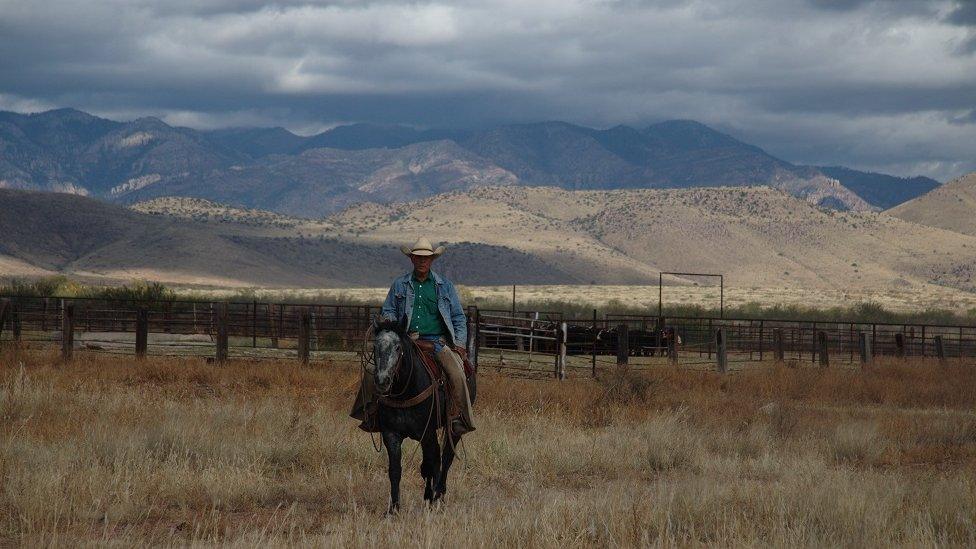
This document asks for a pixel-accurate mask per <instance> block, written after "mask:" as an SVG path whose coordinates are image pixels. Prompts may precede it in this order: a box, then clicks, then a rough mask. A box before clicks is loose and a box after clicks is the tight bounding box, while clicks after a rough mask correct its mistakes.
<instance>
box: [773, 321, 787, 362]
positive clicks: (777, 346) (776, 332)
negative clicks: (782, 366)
mask: <svg viewBox="0 0 976 549" xmlns="http://www.w3.org/2000/svg"><path fill="white" fill-rule="evenodd" d="M773 354H774V355H775V357H776V362H785V361H786V353H785V352H784V349H783V329H782V328H773Z"/></svg>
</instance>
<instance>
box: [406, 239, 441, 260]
mask: <svg viewBox="0 0 976 549" xmlns="http://www.w3.org/2000/svg"><path fill="white" fill-rule="evenodd" d="M400 251H401V252H403V253H404V254H406V255H432V256H434V257H438V256H440V255H441V254H442V253H444V246H438V247H437V248H434V246H433V245H431V243H430V240H427V239H426V238H424V237H420V239H419V240H417V242H416V243H414V245H413V246H401V247H400Z"/></svg>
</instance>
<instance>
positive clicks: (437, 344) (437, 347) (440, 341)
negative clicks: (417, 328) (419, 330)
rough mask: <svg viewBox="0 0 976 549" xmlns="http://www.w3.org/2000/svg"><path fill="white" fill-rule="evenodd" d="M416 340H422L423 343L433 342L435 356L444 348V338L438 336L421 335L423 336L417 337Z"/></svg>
mask: <svg viewBox="0 0 976 549" xmlns="http://www.w3.org/2000/svg"><path fill="white" fill-rule="evenodd" d="M417 339H422V340H424V341H433V342H434V353H435V354H436V353H439V352H441V349H443V348H444V336H439V335H423V336H420V337H418V338H417Z"/></svg>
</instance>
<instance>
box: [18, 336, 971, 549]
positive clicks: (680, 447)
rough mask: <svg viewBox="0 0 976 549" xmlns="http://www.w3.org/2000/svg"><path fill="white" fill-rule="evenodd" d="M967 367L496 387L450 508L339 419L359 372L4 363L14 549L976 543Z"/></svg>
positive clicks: (678, 374)
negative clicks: (394, 470) (426, 497)
mask: <svg viewBox="0 0 976 549" xmlns="http://www.w3.org/2000/svg"><path fill="white" fill-rule="evenodd" d="M973 366H976V364H967V365H965V366H957V367H950V368H941V367H939V366H937V365H935V364H927V363H922V362H915V363H896V362H883V363H879V364H877V365H875V366H873V367H871V368H870V369H868V370H866V371H852V370H828V371H823V370H819V369H814V368H797V369H791V368H785V367H778V368H773V367H771V368H768V369H763V370H761V371H750V372H741V373H736V374H732V375H729V376H727V377H720V376H718V375H717V374H712V373H709V372H688V371H678V370H673V369H670V368H662V369H660V370H656V371H652V372H648V373H644V374H640V375H638V374H634V373H626V372H624V373H616V374H610V373H607V374H605V375H604V377H603V379H602V380H600V381H591V380H573V381H566V382H555V381H532V380H524V379H511V378H506V377H497V376H493V375H491V374H486V375H485V376H484V377H483V378H482V380H481V383H480V384H479V386H480V391H479V393H480V394H479V400H478V402H477V404H476V410H477V413H478V416H479V421H480V426H479V429H478V431H477V432H476V433H474V434H473V435H472V436H470V437H468V438H467V439H466V441H465V444H464V448H463V451H462V455H463V459H462V461H460V462H459V463H457V464H456V466H455V469H454V475H453V477H452V478H451V482H450V489H449V492H448V495H447V499H446V502H445V504H444V505H443V506H440V507H438V508H436V509H433V510H431V509H427V508H426V507H425V506H424V505H423V504H422V500H421V495H422V489H421V483H420V481H419V475H417V469H418V468H419V456H418V455H415V454H413V448H414V446H415V445H414V444H413V443H410V444H409V445H408V446H407V447H406V452H405V456H406V457H405V467H404V471H405V472H404V477H405V478H404V484H403V506H404V507H403V510H402V511H401V512H400V514H399V515H397V516H395V517H384V515H383V512H384V510H385V509H386V505H387V494H388V492H387V490H388V483H387V479H386V460H385V455H384V454H378V453H375V452H374V451H373V448H372V446H371V445H370V441H369V437H368V436H367V435H365V434H364V433H361V432H360V431H358V430H357V429H355V426H354V422H353V421H352V420H350V419H349V418H347V417H346V408H347V405H348V404H349V400H350V394H351V392H352V390H353V387H354V385H355V383H356V381H357V378H356V375H357V373H356V366H355V365H354V364H349V363H332V362H330V363H324V364H323V363H319V364H316V365H314V366H313V367H311V368H306V369H302V368H299V367H298V366H297V365H296V364H295V363H293V362H270V361H265V362H242V361H238V362H231V363H230V364H228V365H225V366H213V365H207V364H206V363H204V362H203V361H201V360H199V359H165V358H158V359H156V358H153V359H149V360H147V361H145V362H142V363H136V362H134V361H133V360H132V359H131V358H130V357H115V356H106V355H93V354H86V353H79V354H78V356H77V357H76V359H75V360H74V362H72V363H71V364H68V365H62V364H60V363H59V362H58V360H57V358H56V356H55V355H54V354H53V353H51V354H47V353H46V352H26V351H24V352H21V353H19V354H15V353H13V352H12V351H6V353H5V354H2V355H0V430H2V433H3V434H2V438H0V470H2V475H3V476H2V482H3V485H2V489H0V537H2V539H3V540H4V541H6V542H8V543H16V544H23V545H28V546H44V545H47V546H71V545H115V546H126V547H128V546H132V545H144V544H153V545H211V544H221V545H224V544H227V545H248V546H251V545H261V546H265V545H270V546H274V545H327V546H349V545H353V546H364V545H369V546H391V545H395V546H441V545H448V546H520V547H521V546H608V545H615V546H637V545H641V546H644V545H683V546H687V545H702V544H704V545H773V546H824V545H829V546H838V545H845V546H890V545H911V546H918V545H956V546H963V545H969V546H971V545H973V544H976V413H974V408H976V368H974V367H973Z"/></svg>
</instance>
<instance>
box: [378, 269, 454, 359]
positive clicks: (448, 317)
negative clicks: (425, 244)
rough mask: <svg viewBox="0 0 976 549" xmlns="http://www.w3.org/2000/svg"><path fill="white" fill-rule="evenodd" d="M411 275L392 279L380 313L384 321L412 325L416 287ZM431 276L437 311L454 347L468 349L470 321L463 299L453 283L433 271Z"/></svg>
mask: <svg viewBox="0 0 976 549" xmlns="http://www.w3.org/2000/svg"><path fill="white" fill-rule="evenodd" d="M412 276H413V273H412V272H409V273H407V274H405V275H403V276H400V277H397V278H395V279H394V280H393V285H392V286H391V287H390V292H389V293H388V294H386V301H384V302H383V309H382V310H381V311H380V314H381V315H382V316H383V317H384V318H388V319H391V320H395V321H405V322H406V324H405V325H406V326H409V325H410V317H411V316H412V315H413V297H414V296H413V286H412V285H411V284H410V278H411V277H412ZM430 277H431V278H432V279H434V283H435V284H436V285H437V286H436V288H437V311H438V312H439V313H440V315H441V320H443V321H444V325H445V326H447V331H448V333H449V334H450V336H451V341H453V345H454V346H455V347H466V346H467V344H468V318H467V317H466V316H465V315H464V308H463V307H461V298H460V297H458V293H457V290H456V289H454V284H451V281H450V280H448V279H446V278H444V277H442V276H440V275H438V274H437V273H435V272H434V271H431V272H430Z"/></svg>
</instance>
